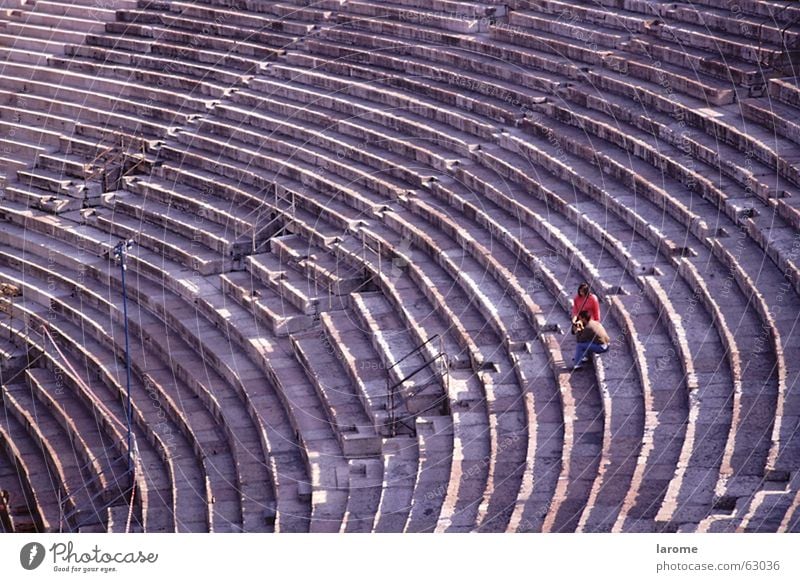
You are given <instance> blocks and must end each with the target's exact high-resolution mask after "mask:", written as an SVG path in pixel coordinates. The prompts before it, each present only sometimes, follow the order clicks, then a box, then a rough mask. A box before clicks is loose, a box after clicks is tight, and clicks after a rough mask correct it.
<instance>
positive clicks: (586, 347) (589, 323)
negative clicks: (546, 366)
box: [572, 311, 611, 370]
mask: <svg viewBox="0 0 800 582" xmlns="http://www.w3.org/2000/svg"><path fill="white" fill-rule="evenodd" d="M578 323H579V325H578V326H577V327H573V333H574V334H575V341H576V342H577V344H576V345H575V358H574V360H573V364H574V365H573V366H572V369H573V370H579V369H580V368H582V367H583V363H584V362H588V361H589V352H593V353H595V354H604V353H605V352H607V351H608V346H609V344H610V343H611V339H610V338H609V337H608V334H607V333H606V330H605V329H604V328H603V326H602V325H601V323H600V322H599V321H595V320H593V319H592V316H591V314H590V313H589V312H588V311H581V312H580V313H579V314H578Z"/></svg>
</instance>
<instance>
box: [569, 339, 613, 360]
mask: <svg viewBox="0 0 800 582" xmlns="http://www.w3.org/2000/svg"><path fill="white" fill-rule="evenodd" d="M607 351H608V346H607V345H601V344H595V343H592V342H578V344H576V345H575V365H578V364H580V363H581V360H582V359H583V358H585V357H586V356H588V355H589V352H592V353H594V354H604V353H606V352H607Z"/></svg>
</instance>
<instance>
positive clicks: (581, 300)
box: [572, 293, 600, 321]
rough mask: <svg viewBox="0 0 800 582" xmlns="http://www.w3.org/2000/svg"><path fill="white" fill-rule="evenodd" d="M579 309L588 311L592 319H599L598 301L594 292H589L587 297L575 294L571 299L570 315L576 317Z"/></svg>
mask: <svg viewBox="0 0 800 582" xmlns="http://www.w3.org/2000/svg"><path fill="white" fill-rule="evenodd" d="M581 311H588V312H589V317H591V318H592V320H593V321H600V302H599V301H598V300H597V296H596V295H595V294H594V293H589V295H588V297H581V296H580V295H575V298H574V299H573V300H572V317H578V314H579V313H580V312H581Z"/></svg>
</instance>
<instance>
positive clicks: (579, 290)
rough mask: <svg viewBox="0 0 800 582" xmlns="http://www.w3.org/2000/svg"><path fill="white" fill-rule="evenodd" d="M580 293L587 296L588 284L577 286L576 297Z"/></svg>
mask: <svg viewBox="0 0 800 582" xmlns="http://www.w3.org/2000/svg"><path fill="white" fill-rule="evenodd" d="M581 291H586V295H587V296H588V295H589V284H588V283H581V284H580V285H578V295H580V294H581Z"/></svg>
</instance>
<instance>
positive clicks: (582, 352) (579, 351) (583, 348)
mask: <svg viewBox="0 0 800 582" xmlns="http://www.w3.org/2000/svg"><path fill="white" fill-rule="evenodd" d="M591 345H592V344H590V343H588V342H578V343H577V344H575V357H574V358H573V359H572V362H573V364H575V365H576V366H580V364H581V360H583V358H585V357H586V354H587V353H588V352H587V350H588V349H589V348H590V347H591Z"/></svg>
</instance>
